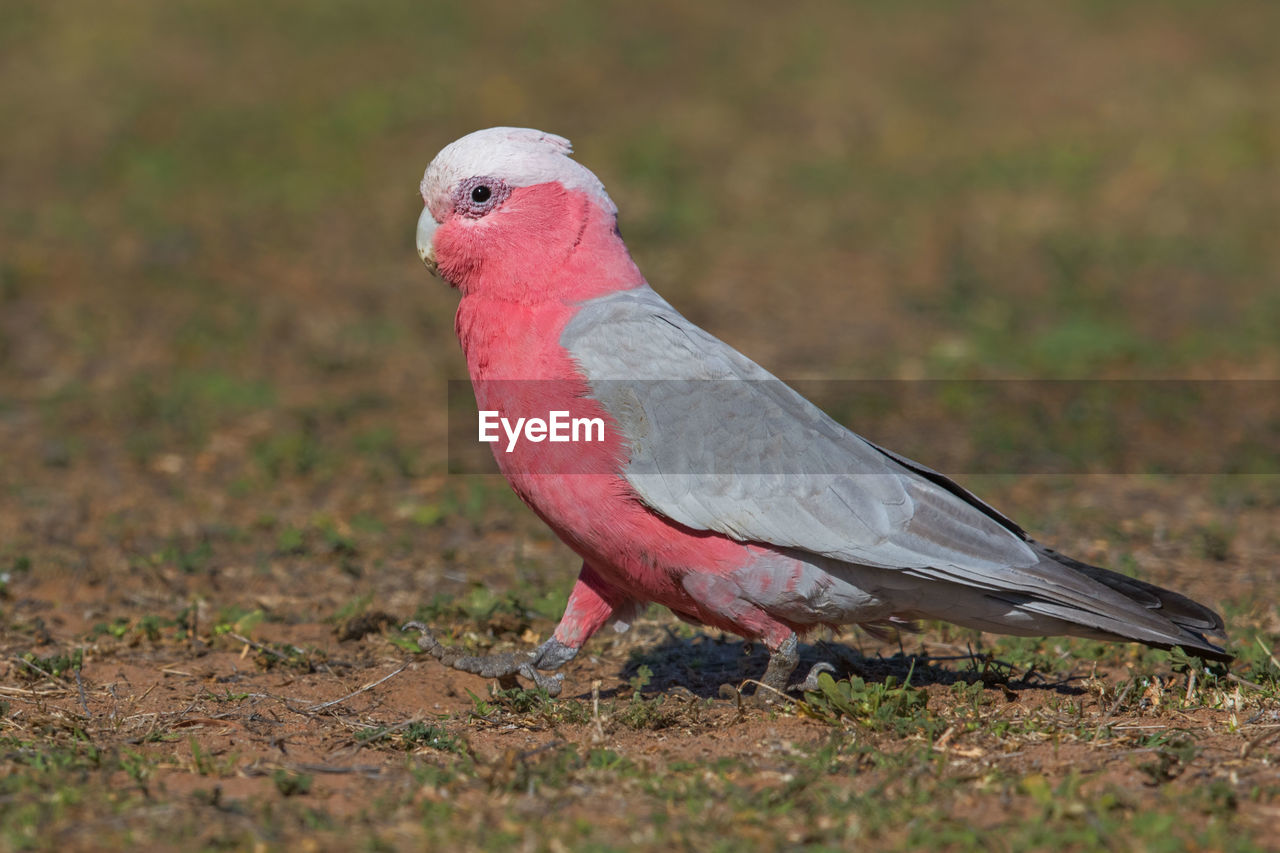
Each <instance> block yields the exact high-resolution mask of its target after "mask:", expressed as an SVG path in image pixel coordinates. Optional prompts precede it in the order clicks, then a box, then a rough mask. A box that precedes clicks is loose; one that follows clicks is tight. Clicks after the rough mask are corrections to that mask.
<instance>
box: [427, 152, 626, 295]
mask: <svg viewBox="0 0 1280 853" xmlns="http://www.w3.org/2000/svg"><path fill="white" fill-rule="evenodd" d="M572 150H573V149H572V148H571V147H570V145H569V140H567V139H564V138H562V137H559V136H554V135H552V134H550V133H543V132H542V131H540V130H530V129H528V128H517V127H492V128H489V129H488V130H478V131H476V132H475V133H471V134H468V135H466V136H464V137H462V138H461V139H459V140H457V141H456V142H453V143H450V144H449V145H447V146H445V148H444V149H443V150H441V152H440V153H439V154H437V155H436V158H435V159H434V160H432V161H431V165H429V166H428V167H427V171H426V173H425V174H424V175H423V177H422V184H421V187H420V188H421V192H422V200H423V203H424V204H425V205H426V206H425V208H424V209H423V211H422V215H421V216H420V217H419V218H418V255H419V256H420V257H421V258H422V261H423V263H425V264H426V265H427V269H429V270H430V271H431V272H432V273H434V274H436V275H438V276H440V277H441V278H443V279H444V280H445V281H447V282H448V283H449V284H451V285H453V286H454V287H457V288H458V289H459V290H461V291H462V292H463V293H464V294H467V293H472V292H478V291H485V292H489V293H490V294H491V295H495V296H500V297H504V298H510V299H516V300H519V301H525V300H527V299H528V298H531V297H533V296H534V295H537V296H538V297H540V298H545V297H547V296H550V295H552V294H550V293H547V292H546V291H547V289H548V288H549V287H553V285H552V284H550V283H549V282H550V281H552V280H554V279H556V278H557V277H556V276H555V275H554V273H555V271H556V270H557V269H558V268H559V267H561V266H563V265H564V264H565V263H567V262H568V260H569V258H570V256H571V255H573V254H574V253H575V251H576V250H577V249H578V248H579V246H580V245H581V244H582V243H583V239H584V234H586V232H587V231H588V230H589V229H590V230H592V231H596V230H599V229H600V228H605V229H607V231H608V232H609V233H610V234H614V235H615V236H616V217H617V208H616V207H615V206H614V204H613V201H612V200H610V198H609V195H608V194H607V193H606V192H605V189H604V185H603V184H601V183H600V180H599V179H598V178H596V176H595V175H593V174H592V173H591V172H590V171H589V170H588V169H587V168H586V167H585V166H582V165H581V164H579V163H577V162H575V161H574V160H572V159H571V158H570V157H569V155H570V153H571V152H572ZM624 252H625V250H624Z"/></svg>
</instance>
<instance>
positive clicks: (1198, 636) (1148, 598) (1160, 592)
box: [1034, 542, 1235, 663]
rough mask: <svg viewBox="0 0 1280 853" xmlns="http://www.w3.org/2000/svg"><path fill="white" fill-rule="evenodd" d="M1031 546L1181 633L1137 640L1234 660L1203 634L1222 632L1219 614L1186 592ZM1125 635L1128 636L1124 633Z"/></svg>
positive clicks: (1039, 546)
mask: <svg viewBox="0 0 1280 853" xmlns="http://www.w3.org/2000/svg"><path fill="white" fill-rule="evenodd" d="M1034 547H1035V548H1037V549H1038V550H1039V551H1040V552H1041V553H1042V554H1044V556H1046V557H1048V558H1049V559H1051V560H1053V561H1054V562H1056V563H1058V564H1059V565H1061V566H1063V567H1065V568H1068V569H1071V570H1073V571H1076V572H1079V573H1080V574H1082V575H1084V576H1086V577H1088V578H1090V579H1092V580H1095V581H1097V582H1098V583H1100V584H1103V585H1104V586H1107V587H1110V588H1111V589H1113V590H1115V591H1116V592H1118V593H1120V594H1121V595H1123V596H1124V597H1125V598H1127V599H1129V600H1130V601H1132V602H1133V603H1134V604H1136V605H1138V606H1140V607H1144V608H1146V609H1147V610H1151V611H1154V612H1155V613H1157V614H1159V615H1160V616H1163V617H1164V618H1165V619H1168V620H1169V621H1170V622H1171V623H1173V625H1174V626H1176V627H1177V628H1179V629H1181V630H1180V632H1179V633H1180V634H1181V635H1182V636H1179V637H1174V636H1171V637H1170V641H1169V642H1168V643H1162V642H1153V641H1151V640H1148V639H1140V640H1138V642H1141V643H1145V644H1146V645H1148V646H1153V647H1155V648H1161V649H1172V648H1175V647H1178V648H1181V649H1182V650H1183V651H1185V652H1187V653H1188V654H1192V655H1198V656H1199V657H1202V658H1207V659H1209V660H1216V661H1222V662H1223V663H1230V662H1231V661H1233V660H1235V656H1234V655H1232V654H1230V653H1229V652H1227V651H1226V650H1225V649H1223V648H1221V647H1220V646H1216V645H1214V644H1213V643H1210V642H1209V641H1208V640H1206V639H1205V637H1204V635H1205V634H1206V633H1209V634H1216V635H1219V636H1225V627H1226V626H1225V625H1224V624H1223V622H1222V617H1221V616H1219V615H1218V614H1217V613H1215V612H1214V611H1212V610H1210V609H1209V608H1208V607H1205V606H1204V605H1203V604H1200V603H1199V602H1197V601H1192V600H1191V599H1190V598H1187V597H1186V596H1185V595H1182V594H1180V593H1177V592H1174V591H1173V590H1169V589H1165V588H1164V587H1160V586H1156V585H1155V584H1150V583H1147V582H1146V581H1140V580H1138V579H1136V578H1131V577H1129V576H1127V575H1122V574H1120V573H1119V572H1113V571H1111V570H1110V569H1103V568H1100V567H1098V566H1091V565H1089V564H1088V563H1082V562H1080V561H1079V560H1073V559H1072V558H1070V557H1068V556H1065V555H1063V554H1059V553H1058V552H1057V551H1054V550H1053V549H1051V548H1046V547H1044V546H1043V545H1041V544H1040V543H1038V542H1037V543H1034ZM1124 639H1131V638H1128V637H1126V638H1124Z"/></svg>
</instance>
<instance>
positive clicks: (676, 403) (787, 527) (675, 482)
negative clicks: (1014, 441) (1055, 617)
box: [561, 288, 1038, 589]
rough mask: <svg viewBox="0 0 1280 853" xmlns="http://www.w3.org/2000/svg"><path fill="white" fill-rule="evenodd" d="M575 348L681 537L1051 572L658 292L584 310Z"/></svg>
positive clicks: (888, 562) (981, 569)
mask: <svg viewBox="0 0 1280 853" xmlns="http://www.w3.org/2000/svg"><path fill="white" fill-rule="evenodd" d="M561 342H562V343H563V344H564V345H565V347H566V348H567V349H568V350H569V352H570V353H571V354H572V355H573V357H574V358H575V360H576V361H577V362H578V364H579V365H580V366H581V368H582V371H583V373H584V374H585V375H586V376H587V379H588V381H589V383H590V385H591V389H592V395H593V396H594V397H596V398H597V399H599V400H600V401H601V402H602V404H603V405H604V407H605V409H606V410H607V411H608V412H609V413H610V414H611V415H612V416H613V417H614V419H615V421H616V422H617V423H618V426H619V428H620V429H621V431H622V433H623V435H624V437H625V439H626V441H627V444H628V447H629V451H630V452H629V463H628V465H627V468H626V471H625V476H626V479H627V481H628V482H629V483H630V485H631V486H632V488H633V489H635V491H636V493H637V494H638V495H640V497H641V499H642V500H644V502H645V503H646V504H647V505H648V506H649V507H651V508H652V509H654V510H656V511H657V512H659V513H661V514H663V515H665V516H667V517H668V518H670V519H672V520H674V521H677V522H679V523H680V524H683V525H685V526H687V527H691V528H694V529H698V530H713V531H716V532H719V533H723V534H725V535H727V536H731V537H733V538H735V539H738V540H742V541H756V542H766V543H770V544H773V545H778V546H781V547H788V548H798V549H801V550H805V551H809V552H812V553H816V554H822V555H825V556H828V557H833V558H836V559H839V560H844V561H847V562H853V563H860V564H863V565H869V566H877V567H881V568H891V569H916V570H924V569H933V570H937V571H947V570H949V569H953V570H960V571H962V572H964V573H966V577H968V575H970V574H972V573H974V572H976V573H978V574H977V575H974V576H973V577H971V578H969V582H970V583H971V584H973V585H981V584H982V581H981V578H980V575H981V574H982V573H985V572H996V571H999V570H1003V569H1007V568H1008V567H1011V566H1033V565H1035V564H1036V563H1037V562H1038V557H1037V555H1036V554H1035V553H1034V551H1033V550H1032V549H1031V548H1030V547H1029V546H1028V545H1027V543H1026V542H1025V537H1024V536H1023V535H1022V534H1021V531H1019V530H1018V529H1017V527H1016V526H1015V525H1013V524H1012V522H1009V521H1008V520H1007V519H1004V518H1003V517H1001V516H999V514H997V513H996V512H995V511H994V510H992V509H990V508H989V507H987V506H986V505H985V504H982V503H981V502H980V501H978V499H977V498H975V497H973V496H972V495H970V494H968V493H967V492H964V490H962V489H959V487H956V486H954V484H950V483H949V481H946V480H945V479H944V478H942V477H940V476H939V475H936V474H934V472H932V471H929V470H928V469H926V468H923V467H921V466H915V465H914V463H909V462H907V460H904V459H901V458H900V457H897V456H895V455H893V454H891V453H889V452H887V451H884V450H882V449H880V448H878V447H876V446H875V445H873V444H871V443H870V442H868V441H867V440H865V439H863V438H862V437H860V436H858V435H856V434H854V433H852V432H850V431H849V430H847V429H845V428H844V427H843V426H841V425H840V424H838V423H836V422H835V421H834V420H832V419H831V418H830V417H829V416H828V415H827V414H826V413H824V412H823V411H822V410H821V409H819V408H818V407H817V406H814V405H813V404H812V403H810V402H809V401H808V400H806V399H805V398H804V397H802V396H801V395H800V394H799V393H797V392H796V391H795V390H793V389H792V388H790V387H789V386H787V385H786V384H785V383H783V382H781V381H780V380H778V379H777V378H775V377H774V376H773V375H771V374H770V373H769V372H768V371H766V370H764V368H762V367H760V366H759V365H757V364H755V363H754V362H752V361H751V360H750V359H748V358H747V357H746V356H744V355H742V354H741V353H739V352H738V351H737V350H735V349H733V348H732V347H730V346H728V345H727V344H725V343H723V342H722V341H720V340H718V339H716V338H715V337H713V336H711V335H710V334H708V333H707V332H705V331H703V330H702V329H700V328H698V327H697V326H695V325H693V324H692V323H690V322H689V321H688V320H686V319H685V318H684V317H682V316H681V315H680V314H679V313H677V312H676V311H675V309H674V308H672V307H671V306H670V305H668V304H667V303H666V302H665V301H664V300H663V299H662V298H661V297H660V296H658V295H657V294H656V293H654V292H653V291H652V290H650V289H649V288H641V289H637V290H632V291H626V292H623V293H618V294H611V295H609V296H606V297H602V298H600V299H596V300H592V301H590V302H588V303H586V304H584V305H583V306H582V308H581V310H580V311H579V312H578V313H577V314H576V315H575V317H574V319H573V320H572V321H571V322H570V323H569V325H568V326H567V327H566V329H565V331H564V333H563V335H562V337H561ZM904 463H905V464H904ZM931 477H933V478H935V479H931ZM990 583H991V585H992V588H1000V589H1004V588H1006V587H1005V586H1004V585H1003V581H1002V580H1001V579H998V578H994V577H993V578H991V579H990Z"/></svg>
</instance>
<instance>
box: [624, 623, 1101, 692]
mask: <svg viewBox="0 0 1280 853" xmlns="http://www.w3.org/2000/svg"><path fill="white" fill-rule="evenodd" d="M799 651H800V665H799V666H798V667H796V672H795V675H794V676H793V677H792V682H793V683H795V682H798V681H801V680H803V679H804V677H805V676H806V674H807V673H808V672H809V670H810V669H811V668H812V667H813V666H814V665H815V664H817V663H826V664H830V665H831V666H832V667H834V671H833V672H832V673H831V675H832V677H833V678H836V679H841V678H850V677H858V678H862V679H864V680H866V681H871V682H884V680H885V679H886V678H888V677H889V676H893V677H895V678H896V679H897V681H898V683H899V684H902V683H904V682H907V681H908V679H909V680H910V683H911V684H912V685H914V686H917V687H926V686H929V685H933V684H940V685H944V686H949V685H952V684H956V683H965V684H972V683H974V682H982V683H983V684H985V685H986V686H987V687H990V688H993V689H999V690H1002V691H1004V692H1005V693H1006V695H1008V694H1010V693H1013V694H1016V693H1019V692H1021V691H1025V690H1041V691H1043V690H1051V691H1053V692H1054V693H1057V694H1059V695H1064V696H1079V695H1081V694H1083V693H1085V692H1087V691H1086V690H1085V689H1084V688H1083V687H1081V686H1079V685H1078V684H1077V683H1076V682H1078V681H1079V680H1080V679H1079V678H1076V677H1065V678H1061V679H1056V678H1049V677H1045V676H1042V675H1041V674H1040V673H1037V672H1035V671H1034V670H1031V671H1023V670H1019V669H1017V668H1016V667H1014V666H1013V665H1012V664H1009V663H1007V662H1004V661H1000V660H998V659H994V658H990V657H988V656H986V655H980V654H973V655H957V656H955V657H935V656H930V655H926V654H923V653H908V652H906V651H898V652H895V653H894V654H893V655H891V656H889V657H884V656H883V655H875V656H867V655H864V654H862V653H861V652H858V651H855V650H854V649H852V648H850V647H848V646H845V645H841V644H839V643H832V642H826V641H820V642H818V643H814V644H807V643H802V644H801V645H800V647H799ZM768 661H769V653H768V651H767V650H766V649H765V648H764V646H763V645H761V644H758V643H756V644H753V643H747V642H745V641H743V640H740V639H737V638H734V637H729V636H718V637H717V636H706V635H698V636H696V637H693V638H692V639H685V638H681V637H678V636H676V635H675V634H668V635H667V637H666V638H665V639H664V640H663V641H662V642H660V643H658V644H657V645H650V646H646V647H644V648H640V649H636V650H634V651H632V652H631V654H630V656H629V658H628V660H627V662H626V664H624V665H623V668H622V672H621V676H622V677H623V679H625V680H627V681H628V682H630V683H631V685H632V686H633V687H640V688H642V689H643V690H644V692H646V693H648V692H650V691H657V692H666V691H670V690H673V689H683V690H688V691H689V692H690V693H692V694H694V695H695V696H698V697H701V698H716V697H719V696H720V695H721V694H720V690H721V686H722V685H725V684H731V685H734V686H739V685H744V684H746V683H749V682H751V681H754V680H756V679H759V678H760V677H761V676H762V675H763V674H764V670H765V666H766V665H767V664H768ZM642 667H644V668H647V676H646V675H644V673H642V670H641V668H642ZM624 690H625V688H615V689H613V690H602V691H601V693H600V695H601V696H602V697H609V696H616V695H618V694H619V693H622V692H624ZM748 692H750V690H748ZM795 695H799V694H795Z"/></svg>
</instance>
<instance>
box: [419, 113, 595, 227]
mask: <svg viewBox="0 0 1280 853" xmlns="http://www.w3.org/2000/svg"><path fill="white" fill-rule="evenodd" d="M572 153H573V146H572V145H571V144H570V143H569V140H567V139H565V138H564V137H563V136H556V135H555V134H553V133H544V132H543V131H541V130H533V129H532V128H527V127H491V128H488V129H487V130H477V131H476V132H475V133H469V134H467V135H466V136H464V137H462V138H461V139H459V140H457V141H455V142H451V143H450V144H448V145H446V146H445V147H444V148H443V149H441V151H440V153H439V154H437V155H436V158H435V159H434V160H432V161H431V165H429V166H427V170H426V173H425V174H423V176H422V183H421V185H420V187H419V189H420V191H421V193H422V200H423V201H424V202H426V205H427V207H428V209H430V210H431V215H432V216H433V217H434V218H435V219H436V221H437V222H440V221H443V219H444V216H445V213H446V212H447V211H448V210H449V208H450V206H451V205H452V201H451V199H452V196H453V192H454V188H455V187H457V186H458V184H460V183H462V182H463V181H465V180H467V179H468V178H474V177H480V176H483V177H490V178H498V179H501V180H502V181H504V182H505V183H506V184H507V185H508V186H509V187H511V188H513V189H514V188H519V187H531V186H536V185H538V184H545V183H550V182H553V181H558V182H559V183H560V184H561V185H563V186H564V188H565V189H567V190H579V191H581V192H584V193H586V194H587V195H588V196H590V197H591V198H592V199H594V200H595V201H596V203H597V204H599V205H600V206H601V207H602V208H603V209H604V210H606V211H608V212H609V213H610V214H611V215H616V214H617V212H618V208H617V207H616V206H615V205H614V203H613V200H612V199H610V198H609V194H608V193H607V192H605V189H604V184H602V183H600V179H599V178H597V177H596V176H595V175H593V174H592V173H591V170H589V169H588V168H587V167H586V166H583V165H582V164H581V163H578V162H577V161H575V160H573V159H572V158H571V157H570V156H569V155H570V154H572Z"/></svg>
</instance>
